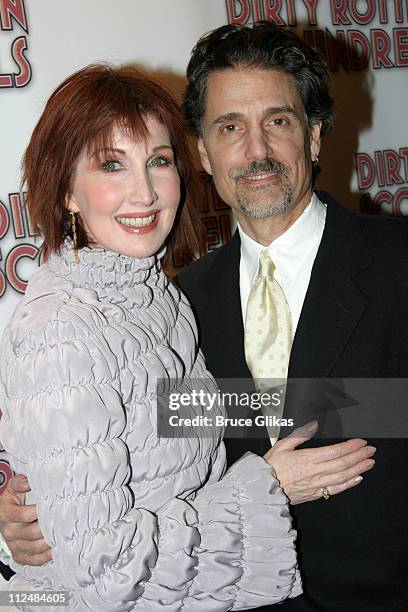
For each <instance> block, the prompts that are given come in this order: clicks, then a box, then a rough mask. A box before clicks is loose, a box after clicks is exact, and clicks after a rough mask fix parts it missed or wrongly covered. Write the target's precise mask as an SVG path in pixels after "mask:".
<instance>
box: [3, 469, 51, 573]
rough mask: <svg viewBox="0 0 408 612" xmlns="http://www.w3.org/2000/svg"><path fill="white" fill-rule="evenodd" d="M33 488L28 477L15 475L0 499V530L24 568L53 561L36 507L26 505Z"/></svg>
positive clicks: (14, 557) (15, 559)
mask: <svg viewBox="0 0 408 612" xmlns="http://www.w3.org/2000/svg"><path fill="white" fill-rule="evenodd" d="M28 491H30V485H29V484H28V480H27V478H26V477H25V476H22V475H18V476H14V477H13V478H12V479H11V480H10V482H9V483H8V485H7V489H6V490H5V491H4V493H3V495H1V496H0V531H1V533H2V534H3V536H4V538H5V540H6V542H7V545H8V547H9V549H10V552H11V554H12V557H13V559H14V561H16V562H17V563H21V564H22V565H43V563H47V561H50V560H51V559H52V554H51V548H50V547H49V546H48V544H47V543H46V541H45V540H44V538H43V534H42V532H41V529H40V527H39V525H38V520H37V519H38V517H37V510H36V506H35V505H30V506H25V505H24V503H25V494H26V493H28Z"/></svg>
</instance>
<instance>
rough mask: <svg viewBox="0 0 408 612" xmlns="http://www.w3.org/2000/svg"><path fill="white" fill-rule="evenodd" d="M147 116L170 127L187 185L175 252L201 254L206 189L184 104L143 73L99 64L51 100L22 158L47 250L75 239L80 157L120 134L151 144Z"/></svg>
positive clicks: (82, 242) (81, 239) (81, 241)
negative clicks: (72, 211) (200, 197)
mask: <svg viewBox="0 0 408 612" xmlns="http://www.w3.org/2000/svg"><path fill="white" fill-rule="evenodd" d="M147 115H153V116H154V117H156V118H157V119H159V121H160V122H161V123H162V124H163V125H164V126H165V127H166V128H167V130H168V132H169V136H170V142H171V144H172V146H173V148H174V152H175V156H176V164H177V169H178V172H179V175H180V179H181V193H182V198H181V202H180V206H179V210H178V215H177V220H176V223H175V227H174V228H173V230H172V232H171V234H170V237H169V244H170V247H171V249H173V250H177V251H180V252H184V253H185V252H186V251H188V252H190V254H194V253H197V252H198V251H199V250H200V236H199V229H200V227H201V223H200V219H199V214H198V209H197V207H196V206H195V205H194V201H195V198H197V193H198V192H199V187H198V185H199V183H198V181H197V177H196V174H195V171H194V167H193V164H192V161H191V158H190V154H189V151H188V146H187V142H186V137H185V129H184V122H183V118H182V115H181V111H180V109H179V107H178V105H177V103H176V102H175V100H174V99H173V97H172V96H171V94H170V93H169V92H168V91H166V90H165V89H164V88H163V87H162V86H161V85H159V84H158V83H156V82H155V81H154V80H152V79H150V78H149V77H147V76H146V75H144V74H142V73H141V72H139V71H138V70H137V69H136V68H133V67H131V66H123V67H118V68H115V67H112V66H109V65H105V64H95V65H90V66H86V67H85V68H82V69H81V70H79V71H78V72H75V73H74V74H72V75H71V76H69V77H68V78H67V79H66V80H65V81H64V82H63V83H61V85H59V86H58V87H57V89H56V90H55V91H54V92H53V93H52V95H51V97H50V98H49V100H48V102H47V104H46V107H45V109H44V112H43V113H42V115H41V117H40V120H39V121H38V123H37V125H36V127H35V129H34V131H33V134H32V136H31V140H30V143H29V145H28V147H27V149H26V152H25V155H24V158H23V184H26V186H27V206H28V209H29V212H30V218H31V221H32V223H33V225H34V227H35V228H36V229H37V231H39V232H40V233H41V234H42V236H43V237H44V242H45V247H46V249H47V251H58V250H59V248H60V247H61V244H62V243H63V242H64V240H65V238H66V237H67V236H69V235H70V232H71V229H70V216H69V212H68V210H67V208H66V202H67V200H68V198H69V197H70V195H71V189H72V182H73V177H74V174H75V169H76V163H77V160H78V158H79V156H80V155H81V153H82V152H83V151H84V150H86V151H87V153H88V154H91V153H92V152H93V151H95V150H102V149H106V148H110V147H111V146H112V145H113V142H112V134H113V129H114V128H115V127H118V128H120V129H123V130H124V131H125V133H127V135H129V136H130V137H132V138H134V139H135V140H140V138H145V137H146V135H147V128H146V124H145V118H146V116H147ZM197 188H198V191H197ZM77 225H78V228H77V234H78V246H79V248H81V247H84V246H87V245H88V238H87V235H86V232H85V230H84V228H83V227H82V225H81V220H80V217H79V218H78V223H77Z"/></svg>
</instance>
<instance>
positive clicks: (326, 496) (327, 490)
mask: <svg viewBox="0 0 408 612" xmlns="http://www.w3.org/2000/svg"><path fill="white" fill-rule="evenodd" d="M323 497H324V499H325V500H326V501H327V500H328V499H330V497H331V495H330V493H329V489H328V488H327V487H323Z"/></svg>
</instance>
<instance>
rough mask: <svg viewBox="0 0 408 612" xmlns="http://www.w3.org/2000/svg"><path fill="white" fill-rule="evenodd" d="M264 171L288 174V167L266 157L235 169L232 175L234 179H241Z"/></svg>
mask: <svg viewBox="0 0 408 612" xmlns="http://www.w3.org/2000/svg"><path fill="white" fill-rule="evenodd" d="M264 172H274V173H280V174H284V175H285V176H286V175H287V174H288V167H287V166H285V164H282V163H281V162H278V161H277V160H276V159H271V158H270V157H267V158H266V159H262V160H260V161H253V162H252V164H250V165H249V166H248V167H247V168H238V169H237V170H233V171H232V172H231V176H232V178H234V179H239V178H244V177H246V176H252V175H254V174H263V173H264Z"/></svg>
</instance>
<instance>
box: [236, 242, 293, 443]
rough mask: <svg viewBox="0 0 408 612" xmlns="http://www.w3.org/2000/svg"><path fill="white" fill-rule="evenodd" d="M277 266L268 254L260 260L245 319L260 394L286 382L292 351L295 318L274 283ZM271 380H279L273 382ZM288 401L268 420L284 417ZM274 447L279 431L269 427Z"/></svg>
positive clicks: (248, 352) (271, 409) (248, 351)
mask: <svg viewBox="0 0 408 612" xmlns="http://www.w3.org/2000/svg"><path fill="white" fill-rule="evenodd" d="M274 272H275V264H274V263H273V261H272V259H271V258H270V257H269V255H268V252H267V251H266V250H263V251H261V254H260V257H259V270H258V275H257V277H256V279H255V282H254V284H253V285H252V288H251V291H250V294H249V298H248V304H247V310H246V317H245V357H246V361H247V364H248V368H249V370H250V372H251V374H252V378H253V379H254V383H255V387H256V389H257V390H258V391H260V392H261V391H265V392H266V391H268V390H270V389H271V388H272V387H274V386H276V385H279V384H280V385H281V384H282V383H284V382H285V380H286V378H287V374H288V366H289V358H290V351H291V348H292V317H291V315H290V310H289V306H288V302H287V300H286V297H285V294H284V293H283V290H282V288H281V286H280V285H279V283H278V282H277V281H276V280H275V279H274V277H273V275H274ZM271 379H278V380H277V381H276V380H275V381H273V380H271ZM283 404H284V397H282V401H281V403H280V406H279V407H278V408H274V407H269V408H267V409H263V413H264V416H270V417H272V416H273V415H275V416H276V417H277V418H279V417H281V416H282V410H283ZM267 429H268V433H269V437H270V439H271V444H272V445H273V444H274V443H275V442H276V440H277V439H278V436H279V427H272V426H269V427H267Z"/></svg>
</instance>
